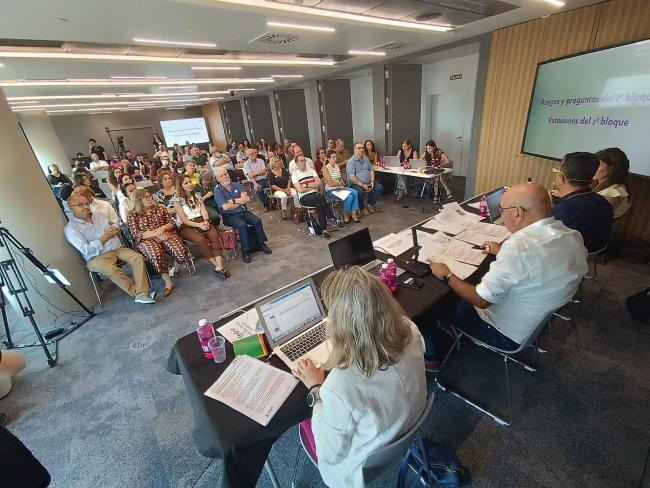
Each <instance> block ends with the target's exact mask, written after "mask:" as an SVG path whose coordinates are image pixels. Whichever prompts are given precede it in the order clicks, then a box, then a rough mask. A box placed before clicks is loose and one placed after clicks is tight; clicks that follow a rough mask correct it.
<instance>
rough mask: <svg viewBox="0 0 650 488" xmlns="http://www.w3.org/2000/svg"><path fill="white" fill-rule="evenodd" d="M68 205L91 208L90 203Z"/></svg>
mask: <svg viewBox="0 0 650 488" xmlns="http://www.w3.org/2000/svg"><path fill="white" fill-rule="evenodd" d="M68 207H82V208H83V207H89V208H90V203H77V204H76V205H68Z"/></svg>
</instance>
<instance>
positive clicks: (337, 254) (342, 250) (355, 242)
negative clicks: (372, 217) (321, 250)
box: [329, 227, 377, 269]
mask: <svg viewBox="0 0 650 488" xmlns="http://www.w3.org/2000/svg"><path fill="white" fill-rule="evenodd" d="M329 248H330V255H331V256H332V264H333V265H334V267H335V268H336V269H340V268H344V267H346V266H355V265H358V266H362V265H364V264H368V263H369V262H371V261H374V260H375V259H377V255H376V254H375V248H374V247H373V245H372V238H371V237H370V231H369V230H368V227H364V228H363V229H361V230H358V231H357V232H355V233H354V234H350V235H349V236H345V237H342V238H341V239H337V240H336V241H334V242H330V244H329Z"/></svg>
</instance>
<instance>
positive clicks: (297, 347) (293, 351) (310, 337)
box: [280, 322, 327, 361]
mask: <svg viewBox="0 0 650 488" xmlns="http://www.w3.org/2000/svg"><path fill="white" fill-rule="evenodd" d="M326 339H327V333H326V332H325V322H321V323H320V324H318V325H317V326H316V327H313V328H312V329H311V330H309V331H308V332H306V333H305V334H303V335H301V336H300V337H298V338H297V339H296V340H293V341H291V342H289V343H288V344H285V345H284V346H282V347H281V348H280V350H281V351H282V352H283V353H284V354H285V355H286V356H287V357H288V358H289V359H290V360H291V361H296V360H297V359H299V358H300V357H302V356H304V355H305V354H307V353H308V352H309V351H311V350H312V349H314V348H315V347H316V346H318V345H320V344H321V343H323V342H325V340H326Z"/></svg>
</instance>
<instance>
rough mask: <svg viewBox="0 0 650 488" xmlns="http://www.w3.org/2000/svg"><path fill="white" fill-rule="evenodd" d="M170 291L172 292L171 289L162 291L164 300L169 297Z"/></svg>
mask: <svg viewBox="0 0 650 488" xmlns="http://www.w3.org/2000/svg"><path fill="white" fill-rule="evenodd" d="M172 291H174V289H173V288H165V289H164V290H163V296H164V297H165V298H167V297H168V296H169V295H171V294H172Z"/></svg>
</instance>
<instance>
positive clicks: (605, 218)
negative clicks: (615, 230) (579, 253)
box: [551, 152, 614, 253]
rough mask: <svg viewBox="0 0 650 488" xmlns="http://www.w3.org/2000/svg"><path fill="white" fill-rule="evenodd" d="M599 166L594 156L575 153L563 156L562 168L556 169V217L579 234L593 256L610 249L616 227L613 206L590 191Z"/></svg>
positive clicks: (554, 214) (554, 194)
mask: <svg viewBox="0 0 650 488" xmlns="http://www.w3.org/2000/svg"><path fill="white" fill-rule="evenodd" d="M599 165H600V161H599V160H598V158H597V157H596V156H595V155H594V154H592V153H588V152H574V153H569V154H567V155H566V156H564V159H563V160H562V162H561V163H560V167H559V168H553V172H554V173H555V188H556V189H555V190H553V191H551V195H552V196H553V197H554V198H553V216H554V217H555V218H556V219H557V220H560V221H561V222H562V223H563V224H564V225H566V226H567V227H568V228H569V229H575V230H577V231H578V232H580V233H581V234H582V238H583V239H584V242H585V247H586V248H587V251H588V252H590V253H592V252H597V251H600V250H601V249H604V248H605V247H606V246H607V243H608V242H609V238H610V234H611V232H612V224H613V223H614V210H613V208H612V205H611V204H610V203H609V202H608V201H607V200H606V199H605V197H603V196H602V195H599V194H598V193H595V192H594V191H592V189H591V186H592V185H593V182H594V176H595V175H596V171H597V170H598V167H599Z"/></svg>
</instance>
